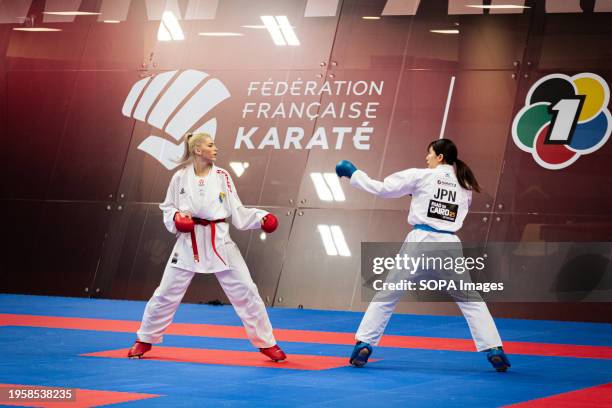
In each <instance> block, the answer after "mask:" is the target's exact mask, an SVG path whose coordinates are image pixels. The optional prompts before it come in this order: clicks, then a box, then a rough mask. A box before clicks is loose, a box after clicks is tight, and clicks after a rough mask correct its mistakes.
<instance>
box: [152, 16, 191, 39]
mask: <svg viewBox="0 0 612 408" xmlns="http://www.w3.org/2000/svg"><path fill="white" fill-rule="evenodd" d="M157 39H158V40H159V41H181V40H184V39H185V35H184V34H183V30H182V29H181V25H180V24H179V22H178V20H177V19H176V17H175V16H174V13H173V12H171V11H164V14H163V15H162V20H161V22H160V23H159V30H157Z"/></svg>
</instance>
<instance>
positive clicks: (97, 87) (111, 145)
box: [47, 71, 138, 200]
mask: <svg viewBox="0 0 612 408" xmlns="http://www.w3.org/2000/svg"><path fill="white" fill-rule="evenodd" d="M137 78H138V75H137V74H136V73H134V72H107V71H104V72H91V71H80V72H78V74H77V77H76V83H75V87H74V95H73V96H72V98H71V101H70V108H69V109H70V114H69V115H68V118H67V120H66V122H65V124H64V126H65V128H64V131H63V135H62V139H61V144H60V147H59V150H58V155H57V159H56V163H55V166H54V168H53V173H52V177H51V180H50V186H49V192H48V195H47V198H48V199H53V200H107V199H109V198H112V197H113V196H114V195H115V194H116V192H117V188H118V185H119V180H120V178H121V174H122V172H123V166H124V164H125V157H126V154H127V149H128V146H129V143H130V134H131V131H132V127H133V123H132V121H130V120H127V119H126V118H124V117H122V116H121V115H120V114H118V113H120V110H121V106H122V105H123V101H124V99H125V95H123V93H122V92H121V90H122V89H124V88H127V87H129V86H130V85H131V84H132V83H133V82H135V81H136V80H137Z"/></svg>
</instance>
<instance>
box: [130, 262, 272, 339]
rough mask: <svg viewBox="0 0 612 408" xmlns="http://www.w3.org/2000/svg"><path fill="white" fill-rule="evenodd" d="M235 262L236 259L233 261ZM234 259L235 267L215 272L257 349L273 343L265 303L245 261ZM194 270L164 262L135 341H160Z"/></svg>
mask: <svg viewBox="0 0 612 408" xmlns="http://www.w3.org/2000/svg"><path fill="white" fill-rule="evenodd" d="M236 261H238V260H236ZM240 261H241V262H236V264H237V266H236V267H235V268H234V269H229V270H226V271H222V272H217V273H215V276H216V277H217V280H218V281H219V283H220V284H221V287H222V288H223V291H224V292H225V294H226V295H227V297H228V299H229V300H230V302H231V303H232V305H233V306H234V310H236V313H237V314H238V316H239V317H240V319H241V320H242V324H243V325H244V328H245V329H246V333H247V336H248V337H249V339H250V340H251V343H253V345H254V346H255V347H257V348H268V347H272V346H274V345H275V344H276V340H275V339H274V334H273V333H272V325H271V324H270V319H269V318H268V312H267V311H266V306H265V304H264V302H263V300H262V299H261V296H259V292H258V290H257V286H256V285H255V283H254V282H253V279H252V278H251V275H250V273H249V270H248V269H247V266H246V264H245V263H244V260H242V259H241V260H240ZM194 275H195V272H192V271H188V270H185V269H180V268H176V267H174V266H172V265H171V264H170V263H169V262H168V264H167V265H166V269H165V271H164V275H163V277H162V280H161V283H160V284H159V286H158V287H157V289H156V290H155V293H153V297H151V299H150V300H149V302H148V303H147V306H146V308H145V311H144V315H143V316H142V323H141V324H140V329H138V332H137V336H138V340H140V341H143V342H145V343H153V344H155V343H161V342H162V340H163V333H164V331H165V330H166V328H167V327H168V326H169V325H170V323H171V322H172V319H173V318H174V314H175V313H176V310H177V309H178V306H179V304H180V303H181V300H182V299H183V296H184V295H185V292H187V288H188V287H189V284H190V283H191V279H192V278H193V276H194Z"/></svg>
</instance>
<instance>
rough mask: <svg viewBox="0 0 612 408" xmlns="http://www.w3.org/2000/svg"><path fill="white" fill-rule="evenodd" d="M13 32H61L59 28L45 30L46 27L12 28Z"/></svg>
mask: <svg viewBox="0 0 612 408" xmlns="http://www.w3.org/2000/svg"><path fill="white" fill-rule="evenodd" d="M13 30H15V31H30V32H51V31H62V29H61V28H47V27H13Z"/></svg>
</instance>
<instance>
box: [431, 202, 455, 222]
mask: <svg viewBox="0 0 612 408" xmlns="http://www.w3.org/2000/svg"><path fill="white" fill-rule="evenodd" d="M458 210H459V205H457V204H450V203H443V202H441V201H436V200H429V208H428V209H427V216H428V217H429V218H436V219H438V220H443V221H450V222H455V220H456V219H457V212H458Z"/></svg>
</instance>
